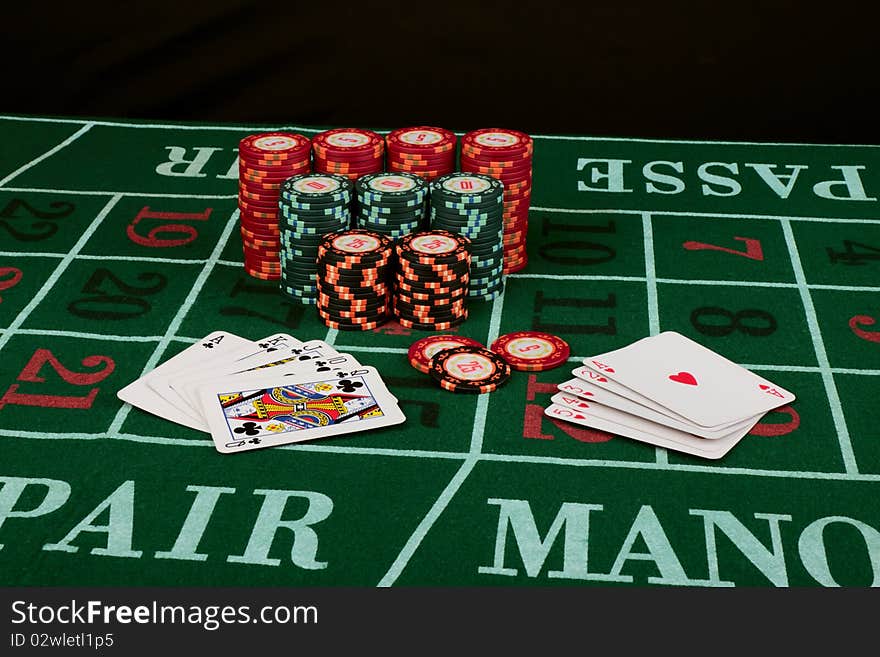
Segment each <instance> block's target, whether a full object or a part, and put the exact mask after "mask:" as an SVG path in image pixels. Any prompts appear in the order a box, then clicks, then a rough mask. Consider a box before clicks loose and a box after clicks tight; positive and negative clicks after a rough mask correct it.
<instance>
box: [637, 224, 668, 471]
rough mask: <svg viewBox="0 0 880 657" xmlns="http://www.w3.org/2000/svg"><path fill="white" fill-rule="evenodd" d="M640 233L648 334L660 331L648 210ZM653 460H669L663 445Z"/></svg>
mask: <svg viewBox="0 0 880 657" xmlns="http://www.w3.org/2000/svg"><path fill="white" fill-rule="evenodd" d="M642 234H643V241H644V252H645V292H646V296H647V299H646V301H647V304H648V335H657V334H658V333H660V307H659V305H658V303H657V271H656V264H655V260H654V227H653V225H652V222H651V214H650V213H649V212H643V213H642ZM654 460H655V461H656V462H657V463H658V464H661V465H663V464H665V463H668V462H669V455H668V454H667V452H666V449H665V448H663V447H655V448H654Z"/></svg>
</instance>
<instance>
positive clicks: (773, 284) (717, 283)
mask: <svg viewBox="0 0 880 657" xmlns="http://www.w3.org/2000/svg"><path fill="white" fill-rule="evenodd" d="M646 214H647V213H646ZM236 264H240V263H236ZM508 278H526V279H540V280H550V281H624V282H626V283H644V282H646V278H645V277H644V276H599V275H594V274H592V275H586V274H508ZM655 280H656V282H657V283H663V284H669V285H710V286H713V287H725V286H727V287H770V288H791V289H797V288H799V287H800V286H799V285H798V284H797V283H782V282H778V281H734V280H709V279H690V278H659V277H658V278H656V279H655ZM807 287H808V288H809V289H811V290H837V291H840V292H880V287H871V286H861V285H808V286H807Z"/></svg>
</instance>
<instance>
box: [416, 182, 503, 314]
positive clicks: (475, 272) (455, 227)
mask: <svg viewBox="0 0 880 657" xmlns="http://www.w3.org/2000/svg"><path fill="white" fill-rule="evenodd" d="M430 218H431V228H432V229H440V230H447V231H449V232H451V233H458V234H459V235H464V236H465V237H467V238H468V239H469V240H470V249H469V250H470V254H471V265H470V282H469V287H468V298H469V299H471V300H474V301H491V300H493V299H495V298H496V297H498V296H499V295H500V294H501V292H502V291H503V290H504V278H503V270H504V185H503V184H502V183H501V182H499V181H498V180H496V179H495V178H493V177H491V176H486V175H482V174H479V173H460V172H459V173H450V174H447V175H445V176H440V177H439V178H437V179H435V180H434V181H433V182H432V183H431V213H430Z"/></svg>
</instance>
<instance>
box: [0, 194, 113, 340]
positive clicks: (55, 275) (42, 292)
mask: <svg viewBox="0 0 880 657" xmlns="http://www.w3.org/2000/svg"><path fill="white" fill-rule="evenodd" d="M120 198H121V197H120V196H119V195H116V196H114V197H113V198H111V199H110V200H109V201H108V202H107V204H106V205H105V206H104V207H103V209H102V210H101V211H100V212H99V213H98V215H97V216H96V217H95V218H94V219H93V220H92V223H90V224H89V225H88V227H87V228H86V229H85V230H84V231H83V233H82V235H80V237H79V239H78V240H77V241H76V244H74V245H73V248H71V249H70V251H69V252H68V254H67V255H66V256H64V258H62V259H61V262H59V263H58V265H57V266H56V267H55V270H54V271H53V272H52V274H51V275H50V276H49V278H48V279H46V282H45V283H43V286H42V287H41V288H40V289H39V290H38V291H37V293H36V294H35V295H34V298H33V299H31V300H30V303H28V304H27V305H26V306H25V307H24V308H22V309H21V312H19V313H18V315H16V317H15V319H14V320H12V323H10V324H9V326H8V327H6V330H5V331H4V333H3V335H2V336H0V349H3V347H4V346H5V345H6V343H7V342H9V340H10V339H11V338H12V336H13V335H15V332H16V331H17V330H18V329H19V328H21V325H22V324H24V323H25V321H26V320H27V318H28V317H29V316H30V314H31V313H32V312H33V310H34V308H36V307H37V306H38V305H40V302H42V301H43V299H44V298H45V297H46V295H47V294H49V292H50V291H51V290H52V287H53V286H54V285H55V283H57V282H58V279H59V278H61V275H62V274H63V273H64V272H65V271H66V270H67V268H68V267H69V266H70V263H72V262H73V261H74V259H75V258H76V255H77V254H78V253H79V252H80V250H81V249H82V248H83V247H84V246H85V244H86V242H88V241H89V238H91V236H92V234H93V233H94V232H95V231H96V230H97V229H98V226H100V225H101V222H102V221H104V218H105V217H106V216H107V215H108V214H110V211H111V210H112V209H113V206H115V205H116V204H117V203H118V202H119V200H120Z"/></svg>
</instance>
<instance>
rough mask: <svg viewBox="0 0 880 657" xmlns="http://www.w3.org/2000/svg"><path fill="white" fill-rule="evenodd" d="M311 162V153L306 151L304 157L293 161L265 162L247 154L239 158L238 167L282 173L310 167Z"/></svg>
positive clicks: (240, 155)
mask: <svg viewBox="0 0 880 657" xmlns="http://www.w3.org/2000/svg"><path fill="white" fill-rule="evenodd" d="M310 161H311V151H305V153H304V155H303V156H302V157H300V158H297V159H292V160H265V159H263V158H259V157H251V156H250V155H248V154H246V153H240V154H239V156H238V166H240V167H246V168H248V169H261V170H262V169H265V170H267V171H282V170H284V169H298V168H300V167H303V166H308V164H309V162H310Z"/></svg>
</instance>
